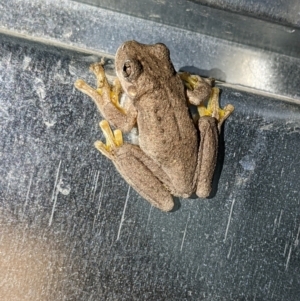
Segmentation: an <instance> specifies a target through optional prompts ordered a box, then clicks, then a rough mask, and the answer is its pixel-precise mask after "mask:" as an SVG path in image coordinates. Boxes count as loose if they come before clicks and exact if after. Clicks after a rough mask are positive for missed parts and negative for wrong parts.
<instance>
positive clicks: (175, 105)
mask: <svg viewBox="0 0 300 301" xmlns="http://www.w3.org/2000/svg"><path fill="white" fill-rule="evenodd" d="M178 79H179V77H177V78H174V80H175V83H174V82H173V84H175V85H173V86H172V85H171V86H170V88H169V89H168V88H167V87H166V89H164V90H163V91H160V93H159V94H158V93H153V94H152V95H148V96H147V97H145V98H144V99H143V98H142V99H141V100H140V105H139V106H138V107H137V109H138V117H137V118H138V119H137V123H138V128H139V144H140V147H141V148H142V149H143V151H144V152H145V153H146V154H147V155H148V156H150V157H151V158H152V159H153V160H155V161H156V162H158V163H159V164H160V165H162V166H165V167H168V166H171V167H172V168H174V162H176V165H177V166H181V165H185V164H187V162H186V161H187V158H188V160H189V162H190V163H191V164H192V165H194V164H195V165H196V160H197V147H198V138H197V130H196V128H195V126H194V123H193V120H192V119H191V116H190V112H189V109H188V107H187V103H186V98H185V94H184V87H183V84H182V82H181V80H180V79H179V81H178ZM195 165H194V166H195ZM175 169H176V168H175ZM187 169H189V168H187ZM183 176H184V175H183Z"/></svg>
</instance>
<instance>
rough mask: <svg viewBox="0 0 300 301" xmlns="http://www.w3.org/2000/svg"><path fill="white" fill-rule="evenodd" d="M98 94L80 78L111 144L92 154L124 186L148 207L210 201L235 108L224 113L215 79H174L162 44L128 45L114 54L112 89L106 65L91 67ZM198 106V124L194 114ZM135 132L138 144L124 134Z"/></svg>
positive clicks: (168, 207) (182, 74)
mask: <svg viewBox="0 0 300 301" xmlns="http://www.w3.org/2000/svg"><path fill="white" fill-rule="evenodd" d="M90 70H91V71H92V72H93V73H94V74H95V77H96V87H95V88H94V87H92V86H90V85H89V84H87V83H86V82H85V81H84V80H82V79H78V80H77V81H76V82H75V87H76V88H77V89H78V90H79V91H81V92H83V93H85V94H86V95H88V96H89V97H90V98H91V99H92V100H93V101H94V103H95V104H96V106H97V108H98V110H99V111H100V113H101V115H102V116H103V118H104V119H103V120H102V121H101V122H100V124H99V125H100V128H101V129H102V131H103V134H104V136H105V139H106V142H105V143H104V142H102V141H96V142H95V147H96V148H97V149H98V150H99V151H100V152H101V153H102V154H103V155H104V156H106V157H107V158H108V159H110V160H111V161H112V162H113V164H114V165H115V167H116V169H117V170H118V171H119V173H120V174H121V176H122V177H123V178H124V179H125V181H126V182H127V183H128V184H129V185H130V186H131V187H132V188H133V189H135V190H136V192H138V193H139V194H140V195H141V196H142V197H143V198H144V199H146V200H147V201H149V202H150V203H151V205H153V206H155V207H157V208H159V209H160V210H162V211H165V212H169V211H174V208H175V203H174V197H178V198H189V197H190V196H191V195H193V194H196V195H197V196H198V197H199V198H207V197H209V195H210V193H211V189H212V179H213V175H214V171H215V167H216V162H217V155H218V139H219V134H220V131H221V126H222V124H223V122H224V121H225V120H226V119H227V118H228V116H229V115H230V114H231V113H232V112H233V110H234V107H233V106H232V105H231V104H228V105H226V106H225V107H224V108H220V106H219V92H220V90H219V88H217V87H215V86H214V80H213V79H211V78H203V77H201V76H199V75H195V74H190V73H187V72H177V71H176V70H175V68H174V65H173V63H172V61H171V58H170V50H169V49H168V47H167V46H166V45H164V44H163V43H156V44H149V45H148V44H142V43H139V42H137V41H134V40H132V41H127V42H124V43H123V44H122V45H121V46H120V47H119V48H118V50H117V52H116V55H115V71H116V78H115V80H114V82H113V83H110V82H109V81H108V79H107V77H106V75H105V70H104V61H101V62H97V63H93V64H92V65H91V66H90ZM191 106H193V107H196V108H197V111H198V115H199V116H198V118H195V116H193V114H192V113H191V109H190V107H191ZM133 129H137V131H138V144H134V143H130V142H127V141H124V137H123V135H124V134H126V133H129V132H130V131H132V130H133Z"/></svg>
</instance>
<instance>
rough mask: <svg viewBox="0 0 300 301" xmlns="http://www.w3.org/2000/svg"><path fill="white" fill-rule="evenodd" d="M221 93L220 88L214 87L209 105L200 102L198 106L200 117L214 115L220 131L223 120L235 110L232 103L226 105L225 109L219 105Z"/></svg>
mask: <svg viewBox="0 0 300 301" xmlns="http://www.w3.org/2000/svg"><path fill="white" fill-rule="evenodd" d="M219 93H220V90H219V89H218V88H216V87H214V88H212V92H211V95H210V98H209V100H208V103H207V106H205V105H204V104H200V105H199V106H198V112H199V115H200V118H201V117H203V116H209V117H214V118H215V119H216V120H217V122H218V130H219V132H220V130H221V126H222V124H223V122H224V121H225V120H226V119H227V118H228V117H229V115H230V114H231V113H232V112H233V111H234V107H233V105H231V104H228V105H226V106H225V107H224V108H223V109H222V108H220V106H219Z"/></svg>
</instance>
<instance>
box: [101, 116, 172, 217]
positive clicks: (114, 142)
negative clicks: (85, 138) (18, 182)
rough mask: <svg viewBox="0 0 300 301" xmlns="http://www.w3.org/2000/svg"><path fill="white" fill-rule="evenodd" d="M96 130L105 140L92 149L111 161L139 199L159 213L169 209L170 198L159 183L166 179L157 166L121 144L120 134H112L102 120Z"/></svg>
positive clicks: (106, 123)
mask: <svg viewBox="0 0 300 301" xmlns="http://www.w3.org/2000/svg"><path fill="white" fill-rule="evenodd" d="M100 127H101V129H102V131H103V133H104V135H105V137H106V144H104V143H103V142H101V141H97V142H96V143H95V147H96V148H97V149H98V150H99V151H100V152H101V153H102V154H104V155H105V156H106V157H108V158H109V159H110V160H112V162H113V163H114V165H115V166H116V168H117V170H118V171H119V172H120V174H121V175H122V176H123V178H124V179H125V180H126V182H127V183H128V184H129V185H130V186H132V187H133V188H134V189H135V190H136V191H137V192H138V193H139V194H140V195H141V196H142V197H144V198H145V199H146V200H148V201H149V202H150V203H151V204H152V205H153V206H155V207H158V208H159V209H161V210H162V211H170V210H172V209H173V207H174V202H173V198H172V196H171V194H170V191H169V190H168V189H167V188H166V186H165V185H164V184H163V182H164V183H165V181H168V179H167V176H166V175H165V174H164V172H163V171H162V170H161V169H160V167H159V166H158V165H157V164H155V163H154V162H153V161H152V160H151V159H150V158H149V157H148V156H147V155H146V154H145V153H144V152H143V151H142V150H141V149H140V147H139V146H137V145H133V144H128V143H123V138H122V132H121V131H120V130H115V131H114V132H113V131H112V130H111V128H110V126H109V124H108V122H107V121H106V120H103V121H101V122H100ZM154 174H155V175H156V176H155V175H154Z"/></svg>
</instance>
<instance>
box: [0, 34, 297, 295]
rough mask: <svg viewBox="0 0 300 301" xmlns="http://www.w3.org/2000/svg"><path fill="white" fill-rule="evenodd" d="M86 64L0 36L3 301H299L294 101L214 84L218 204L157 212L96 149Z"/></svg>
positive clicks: (189, 203)
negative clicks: (218, 99)
mask: <svg viewBox="0 0 300 301" xmlns="http://www.w3.org/2000/svg"><path fill="white" fill-rule="evenodd" d="M94 59H95V57H91V56H87V55H83V54H78V53H73V52H70V51H62V50H59V49H54V48H50V47H45V46H44V45H41V44H32V43H31V44H30V43H28V42H25V41H22V40H18V39H11V38H8V37H4V36H1V47H0V80H1V90H0V91H1V92H0V106H1V128H0V129H1V130H0V135H1V145H0V149H1V168H0V172H1V177H0V185H1V186H0V187H1V192H0V193H1V194H0V221H1V240H0V251H1V259H0V268H1V274H0V293H1V296H2V300H298V298H299V294H300V276H299V275H300V273H299V272H300V271H299V269H300V264H299V262H300V261H299V258H300V251H299V232H300V211H299V199H300V193H299V186H300V178H299V176H298V175H299V163H298V161H299V148H300V117H299V116H300V107H299V105H296V104H292V103H285V102H282V101H279V100H273V99H271V98H265V97H259V96H257V95H254V94H249V93H246V92H241V91H240V92H238V91H236V90H231V89H228V88H223V93H222V103H223V104H225V103H229V102H230V103H232V104H233V105H234V106H235V107H236V111H235V113H234V115H233V116H232V117H231V118H230V119H229V120H228V121H227V122H226V124H225V128H224V135H223V143H222V149H223V150H222V151H221V158H220V160H219V166H218V172H217V174H218V176H217V178H218V179H216V181H215V184H217V190H216V192H215V195H214V197H213V198H212V199H209V200H199V199H189V200H181V207H180V209H179V210H178V211H176V212H175V213H169V214H167V213H162V212H160V211H159V210H157V209H154V208H152V207H151V206H150V205H149V204H148V203H147V202H146V201H144V200H143V199H142V198H141V197H139V196H138V195H137V193H135V192H134V191H133V190H131V189H129V187H128V186H127V185H126V184H125V183H124V181H123V180H122V178H121V177H120V176H119V175H118V173H117V172H116V171H115V169H114V167H113V166H112V164H111V163H110V162H109V161H108V160H107V159H105V158H104V157H103V156H101V155H100V154H99V153H98V152H97V151H96V150H95V149H94V148H93V142H94V141H95V140H96V139H99V138H101V134H100V131H99V129H98V121H99V120H100V117H99V115H98V113H97V111H96V110H95V107H94V105H93V103H92V102H91V101H90V100H89V99H88V98H87V97H85V96H83V95H82V94H80V93H79V92H77V91H75V90H74V88H73V82H74V81H75V79H76V78H78V77H83V78H86V79H87V80H89V81H91V80H92V77H91V76H90V75H88V74H87V68H88V65H89V63H90V62H91V60H94ZM16 273H17V274H16ZM11 288H13V290H12V289H11ZM18 294H21V296H22V297H20V299H13V298H12V296H14V297H16V296H19V295H18ZM3 297H4V299H3Z"/></svg>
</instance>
